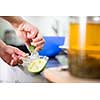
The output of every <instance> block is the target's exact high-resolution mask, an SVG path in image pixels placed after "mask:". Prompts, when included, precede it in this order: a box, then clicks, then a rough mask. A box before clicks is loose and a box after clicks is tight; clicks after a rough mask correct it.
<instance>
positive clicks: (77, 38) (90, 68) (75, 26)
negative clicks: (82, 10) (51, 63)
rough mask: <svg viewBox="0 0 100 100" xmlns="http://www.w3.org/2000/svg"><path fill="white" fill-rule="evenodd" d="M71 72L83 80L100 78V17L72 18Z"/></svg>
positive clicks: (70, 36) (70, 28)
mask: <svg viewBox="0 0 100 100" xmlns="http://www.w3.org/2000/svg"><path fill="white" fill-rule="evenodd" d="M69 19H70V27H69V32H70V35H69V38H70V39H69V50H68V52H69V70H70V73H71V74H72V75H75V76H78V77H83V78H100V17H99V16H88V17H77V16H70V17H69Z"/></svg>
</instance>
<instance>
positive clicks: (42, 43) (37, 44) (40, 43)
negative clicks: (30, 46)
mask: <svg viewBox="0 0 100 100" xmlns="http://www.w3.org/2000/svg"><path fill="white" fill-rule="evenodd" d="M41 45H44V41H40V42H37V43H34V46H36V47H37V46H41Z"/></svg>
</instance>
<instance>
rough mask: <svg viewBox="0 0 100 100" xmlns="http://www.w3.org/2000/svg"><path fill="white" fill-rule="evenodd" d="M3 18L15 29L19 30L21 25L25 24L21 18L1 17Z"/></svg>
mask: <svg viewBox="0 0 100 100" xmlns="http://www.w3.org/2000/svg"><path fill="white" fill-rule="evenodd" d="M1 18H3V19H5V20H6V21H8V22H9V23H10V24H12V26H13V27H14V28H18V27H19V25H20V24H21V23H24V22H25V20H24V19H23V18H22V17H20V16H1Z"/></svg>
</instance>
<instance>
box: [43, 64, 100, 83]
mask: <svg viewBox="0 0 100 100" xmlns="http://www.w3.org/2000/svg"><path fill="white" fill-rule="evenodd" d="M63 67H64V66H63ZM43 74H44V77H45V78H46V79H47V80H49V81H50V82H54V83H99V82H100V79H83V78H79V77H75V76H72V75H71V74H70V73H69V71H68V70H62V69H61V67H53V68H48V69H45V70H44V71H43Z"/></svg>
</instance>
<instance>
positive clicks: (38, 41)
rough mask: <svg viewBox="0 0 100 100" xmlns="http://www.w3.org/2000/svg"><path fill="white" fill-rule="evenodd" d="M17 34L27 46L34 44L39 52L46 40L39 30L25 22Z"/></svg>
mask: <svg viewBox="0 0 100 100" xmlns="http://www.w3.org/2000/svg"><path fill="white" fill-rule="evenodd" d="M17 33H18V36H19V37H20V38H21V39H22V40H23V41H24V43H25V44H26V45H27V46H30V45H31V43H32V44H33V45H34V46H35V47H36V48H35V50H36V51H39V50H41V49H42V48H43V45H44V39H43V37H42V36H41V34H40V33H39V31H38V29H37V28H36V27H34V26H33V25H31V24H29V23H27V22H24V23H22V24H21V25H19V27H18V29H17Z"/></svg>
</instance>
